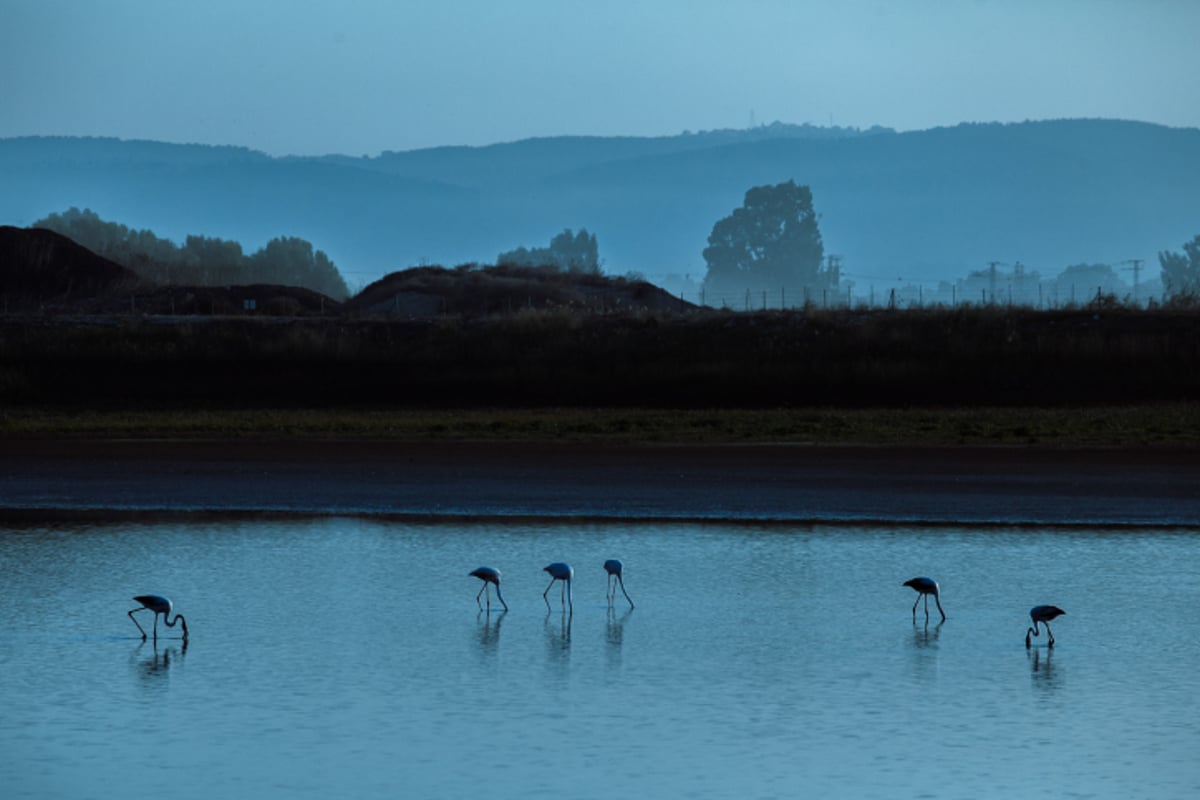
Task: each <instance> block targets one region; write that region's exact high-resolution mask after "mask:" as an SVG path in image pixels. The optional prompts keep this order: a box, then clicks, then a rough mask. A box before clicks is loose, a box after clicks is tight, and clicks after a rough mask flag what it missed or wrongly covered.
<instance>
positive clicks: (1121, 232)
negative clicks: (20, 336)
mask: <svg viewBox="0 0 1200 800" xmlns="http://www.w3.org/2000/svg"><path fill="white" fill-rule="evenodd" d="M789 179H794V180H796V181H797V182H798V183H802V184H807V185H809V186H811V187H812V190H813V195H814V201H815V205H816V208H817V211H818V213H819V214H820V224H821V231H822V234H823V237H824V241H825V248H826V252H827V253H833V254H838V255H840V256H842V259H843V262H842V263H843V268H844V272H845V273H846V274H847V275H848V276H850V277H851V278H852V279H854V280H856V281H857V282H858V283H859V285H860V286H862V285H866V284H867V283H870V282H873V281H881V282H882V281H893V282H894V281H895V280H896V279H897V278H898V277H903V278H904V279H905V280H908V281H922V280H923V281H933V280H937V279H950V278H954V277H961V276H963V275H965V273H966V272H967V271H968V270H973V269H981V268H983V267H984V266H985V265H986V263H987V262H989V261H993V260H995V261H1001V262H1009V263H1012V262H1016V261H1020V262H1022V264H1023V265H1024V266H1025V267H1026V268H1027V269H1031V270H1037V271H1040V272H1041V273H1042V274H1044V275H1051V274H1055V273H1057V272H1058V271H1060V270H1062V269H1063V268H1065V267H1066V266H1068V265H1072V264H1079V263H1107V264H1113V265H1116V264H1118V263H1119V262H1121V261H1124V260H1126V259H1134V258H1137V259H1143V260H1144V262H1145V263H1146V265H1147V267H1148V268H1149V269H1151V270H1156V269H1157V265H1156V263H1155V256H1156V254H1157V253H1158V252H1159V251H1160V250H1164V249H1177V248H1178V247H1179V246H1180V245H1181V244H1182V243H1183V242H1184V241H1187V240H1189V239H1190V238H1191V237H1192V236H1194V235H1195V234H1196V233H1197V232H1200V214H1198V213H1197V209H1200V130H1197V129H1173V128H1166V127H1162V126H1157V125H1149V124H1144V123H1137V122H1122V121H1111V120H1059V121H1047V122H1027V123H1021V124H1011V125H1001V124H964V125H959V126H956V127H952V128H938V129H933V130H927V131H917V132H911V133H896V132H893V131H889V130H886V129H871V130H868V131H855V130H847V129H821V128H812V127H810V126H787V125H774V126H765V127H762V128H755V129H752V130H749V131H722V132H712V133H700V134H690V135H681V136H673V137H662V138H634V137H629V138H606V137H561V138H548V139H530V140H525V141H520V142H512V143H508V144H497V145H492V146H489V147H446V148H433V149H427V150H415V151H409V152H403V153H390V152H389V153H383V154H381V155H380V156H378V157H373V158H365V157H364V158H353V157H348V156H341V155H331V156H325V157H317V158H296V157H290V158H272V157H269V156H266V155H264V154H262V153H257V152H254V151H250V150H246V149H243V148H233V147H208V146H199V145H169V144H162V143H156V142H137V141H118V140H113V139H86V138H20V139H6V140H0V185H3V186H4V187H5V191H4V192H3V193H0V222H8V223H15V224H29V223H30V222H32V221H33V220H35V219H38V218H40V217H41V216H44V215H45V214H48V213H51V212H56V211H62V210H64V209H67V208H69V207H71V206H78V207H81V208H82V207H89V208H92V209H94V210H96V211H97V212H98V213H100V214H101V215H102V216H104V217H106V218H109V219H118V220H121V221H122V222H123V223H125V224H127V225H131V226H134V227H137V228H149V229H152V230H154V231H155V232H156V233H158V234H159V235H163V236H168V237H172V238H176V239H181V238H182V237H183V236H185V235H186V234H188V233H195V232H202V233H204V234H205V235H207V236H217V237H222V238H229V239H234V240H238V241H241V242H244V243H246V244H247V245H248V246H249V247H251V248H253V247H255V246H257V245H258V244H259V243H262V242H265V241H266V240H267V239H268V238H270V237H273V236H277V235H279V234H280V233H281V232H282V233H284V234H286V235H294V236H300V237H303V238H305V239H308V240H310V241H319V242H321V243H322V247H323V248H324V249H325V250H326V251H327V252H328V253H329V254H330V256H331V258H333V259H334V260H335V261H336V262H337V263H338V265H339V267H340V268H341V270H342V272H343V273H344V274H345V275H346V276H347V277H348V279H349V280H350V282H351V283H352V284H353V285H355V286H365V285H367V284H368V283H370V282H371V281H373V280H375V279H377V278H379V277H380V276H381V275H384V274H387V273H390V272H394V271H396V270H399V269H403V268H406V267H411V266H416V265H422V264H442V265H446V266H454V265H457V264H461V263H467V262H481V263H490V262H492V261H493V260H494V259H495V257H496V255H497V254H498V253H500V252H502V251H506V250H510V249H512V248H514V247H517V246H520V245H536V244H539V243H541V242H544V241H546V240H548V239H549V237H550V236H552V235H553V234H554V233H556V232H558V231H561V230H563V229H565V228H580V227H586V228H587V229H588V230H589V231H592V232H594V233H595V234H596V235H597V237H598V240H599V245H600V255H601V258H602V260H603V262H604V270H605V272H607V273H609V274H617V275H620V274H625V273H627V272H640V273H643V274H645V275H646V276H648V277H650V278H656V277H659V276H662V275H664V274H666V273H678V274H685V273H686V274H690V275H691V277H692V279H693V280H699V279H700V278H701V277H702V276H703V274H704V262H703V259H702V258H701V255H700V253H701V251H702V250H703V248H704V246H705V241H706V239H707V236H708V234H709V232H710V231H711V229H712V225H713V223H714V222H715V221H716V220H718V219H720V218H721V217H723V216H725V215H726V214H728V213H729V212H730V211H731V210H732V209H733V208H735V207H737V206H738V205H740V204H741V201H742V197H743V195H744V193H745V191H746V189H748V188H750V187H751V186H755V185H761V184H765V183H778V182H781V181H786V180H789ZM689 299H695V298H689Z"/></svg>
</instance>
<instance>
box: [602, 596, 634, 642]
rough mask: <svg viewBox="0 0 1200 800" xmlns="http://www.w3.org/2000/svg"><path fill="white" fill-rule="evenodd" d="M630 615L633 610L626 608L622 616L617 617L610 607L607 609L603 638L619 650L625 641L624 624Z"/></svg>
mask: <svg viewBox="0 0 1200 800" xmlns="http://www.w3.org/2000/svg"><path fill="white" fill-rule="evenodd" d="M632 613H633V609H632V608H628V609H626V610H625V613H624V614H621V615H620V616H618V615H617V612H616V610H615V609H614V608H613V607H612V606H609V607H608V623H607V625H606V627H605V638H606V639H607V641H608V643H609V645H611V646H613V647H618V648H619V647H620V646H621V644H622V643H623V642H624V641H625V622H626V620H628V619H629V615H630V614H632Z"/></svg>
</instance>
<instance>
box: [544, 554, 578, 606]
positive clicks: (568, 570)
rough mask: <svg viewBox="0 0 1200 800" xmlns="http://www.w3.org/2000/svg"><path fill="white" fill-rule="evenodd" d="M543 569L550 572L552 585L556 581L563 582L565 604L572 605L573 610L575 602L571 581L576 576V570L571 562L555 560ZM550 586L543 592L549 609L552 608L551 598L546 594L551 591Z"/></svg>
mask: <svg viewBox="0 0 1200 800" xmlns="http://www.w3.org/2000/svg"><path fill="white" fill-rule="evenodd" d="M542 570H543V571H545V572H549V573H550V586H553V585H554V582H555V581H562V582H563V598H564V600H565V604H566V605H567V606H570V608H571V611H574V610H575V604H574V603H573V602H572V601H571V581H572V580H573V579H574V578H575V570H574V569H573V568H572V567H571V565H570V564H566V563H564V562H562V561H555V562H554V563H553V564H550V565H548V566H545V567H542ZM550 586H547V587H546V591H544V592H542V599H543V600H545V601H546V608H547V609H549V608H550V600H549V599H548V598H547V597H546V595H547V594H549V592H550ZM564 610H565V609H564Z"/></svg>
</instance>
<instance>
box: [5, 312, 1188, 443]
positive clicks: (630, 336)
mask: <svg viewBox="0 0 1200 800" xmlns="http://www.w3.org/2000/svg"><path fill="white" fill-rule="evenodd" d="M0 435H3V436H26V435H28V436H42V435H79V436H90V435H103V436H110V435H111V436H205V437H216V436H253V435H268V436H350V437H386V438H396V439H402V438H470V439H534V440H564V441H576V440H597V441H651V442H655V441H663V442H666V441H676V442H727V441H728V442H797V443H847V444H868V443H872V444H1017V445H1027V444H1038V445H1112V446H1129V445H1156V446H1165V445H1185V446H1196V445H1198V444H1200V317H1197V315H1196V314H1195V313H1194V312H1179V311H1164V310H1160V311H1155V312H1145V311H1135V310H1127V309H1078V310H1072V311H1054V312H1037V311H1031V310H1027V309H1001V308H982V309H981V308H969V309H953V310H923V311H903V312H888V311H880V310H875V311H855V312H848V311H829V312H809V313H799V312H793V313H779V312H775V313H771V312H765V313H757V314H734V313H719V312H703V313H691V314H682V315H668V314H625V315H585V314H578V313H571V312H567V311H561V310H560V311H549V312H523V313H518V314H513V315H506V316H500V317H489V318H477V319H467V318H460V317H452V318H442V319H437V320H429V321H395V320H386V319H353V318H334V319H304V320H295V319H261V318H225V319H221V318H216V319H214V318H199V319H193V318H169V319H157V318H136V317H135V318H103V319H82V320H80V319H73V320H62V319H53V318H43V317H32V318H12V317H10V318H6V319H0Z"/></svg>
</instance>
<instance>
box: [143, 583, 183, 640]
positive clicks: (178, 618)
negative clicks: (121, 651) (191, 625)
mask: <svg viewBox="0 0 1200 800" xmlns="http://www.w3.org/2000/svg"><path fill="white" fill-rule="evenodd" d="M133 600H134V602H135V603H141V604H142V605H141V606H140V607H139V608H135V609H133V610H132V611H130V612H129V618H130V619H132V620H133V624H134V625H137V629H138V630H139V631H141V634H142V641H143V642H144V641H146V631H145V630H144V629H143V628H142V626H141V623H139V622H138V621H137V619H135V618H134V616H133V615H134V614H136V613H137V612H139V611H153V612H154V641H156V642H157V641H158V615H159V614H162V616H163V622H165V623H167V627H168V628H174V627H175V623H176V622H180V623H183V640H184V641H185V642H186V641H187V638H188V629H187V620H186V619H184V618H183V614H176V615H175V619H171V601H170V600H168V599H167V598H165V597H163V596H162V595H157V594H139V595H138V596H137V597H135V598H133Z"/></svg>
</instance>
